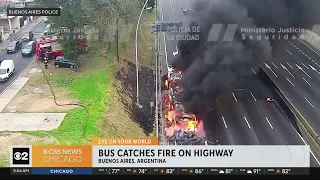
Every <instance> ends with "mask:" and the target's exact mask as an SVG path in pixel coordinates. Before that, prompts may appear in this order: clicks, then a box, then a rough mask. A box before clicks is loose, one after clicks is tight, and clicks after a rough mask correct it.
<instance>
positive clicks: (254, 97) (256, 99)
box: [250, 92, 257, 101]
mask: <svg viewBox="0 0 320 180" xmlns="http://www.w3.org/2000/svg"><path fill="white" fill-rule="evenodd" d="M250 94H251V96H252V98H253V99H254V101H257V99H256V98H255V97H254V95H253V93H252V92H250Z"/></svg>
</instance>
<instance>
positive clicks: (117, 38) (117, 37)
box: [116, 17, 120, 62]
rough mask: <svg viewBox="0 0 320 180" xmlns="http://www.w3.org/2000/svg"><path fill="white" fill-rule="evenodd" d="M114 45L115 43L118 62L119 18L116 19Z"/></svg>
mask: <svg viewBox="0 0 320 180" xmlns="http://www.w3.org/2000/svg"><path fill="white" fill-rule="evenodd" d="M116 43H117V46H116V53H117V61H118V62H119V61H120V58H119V17H117V31H116Z"/></svg>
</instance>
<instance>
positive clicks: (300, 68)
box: [296, 64, 312, 79]
mask: <svg viewBox="0 0 320 180" xmlns="http://www.w3.org/2000/svg"><path fill="white" fill-rule="evenodd" d="M296 67H297V68H298V69H299V70H301V71H302V72H303V73H304V74H305V75H307V76H308V77H309V78H310V79H312V77H311V76H310V75H309V74H308V73H307V72H306V71H305V70H304V69H303V68H302V67H300V66H299V65H298V64H296Z"/></svg>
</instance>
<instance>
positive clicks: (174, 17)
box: [169, 0, 176, 20]
mask: <svg viewBox="0 0 320 180" xmlns="http://www.w3.org/2000/svg"><path fill="white" fill-rule="evenodd" d="M169 2H170V5H171V11H172V16H173V19H174V20H176V16H175V14H174V10H173V5H172V2H171V0H169Z"/></svg>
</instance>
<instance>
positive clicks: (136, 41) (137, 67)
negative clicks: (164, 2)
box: [135, 0, 149, 108]
mask: <svg viewBox="0 0 320 180" xmlns="http://www.w3.org/2000/svg"><path fill="white" fill-rule="evenodd" d="M148 1H149V0H146V2H145V3H144V5H143V7H142V9H141V12H140V15H139V18H138V22H137V27H136V40H135V44H136V75H137V102H136V105H137V106H138V107H139V108H142V107H143V106H142V105H141V104H140V101H139V64H138V29H139V24H140V19H141V16H142V13H143V11H144V9H145V7H146V6H147V3H148Z"/></svg>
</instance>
